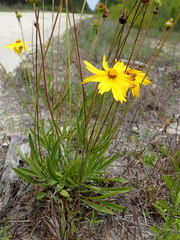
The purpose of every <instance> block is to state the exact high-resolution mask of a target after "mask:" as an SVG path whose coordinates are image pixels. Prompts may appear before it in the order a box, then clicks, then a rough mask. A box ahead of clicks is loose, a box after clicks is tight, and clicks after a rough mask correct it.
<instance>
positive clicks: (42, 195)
mask: <svg viewBox="0 0 180 240" xmlns="http://www.w3.org/2000/svg"><path fill="white" fill-rule="evenodd" d="M45 196H46V193H44V192H39V193H36V195H35V198H36V199H38V200H39V199H43V198H44V197H45Z"/></svg>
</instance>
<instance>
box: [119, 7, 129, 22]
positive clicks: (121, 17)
mask: <svg viewBox="0 0 180 240" xmlns="http://www.w3.org/2000/svg"><path fill="white" fill-rule="evenodd" d="M127 18H128V15H127V10H125V11H124V13H123V14H122V15H121V16H120V18H119V23H120V24H125V23H126V22H127Z"/></svg>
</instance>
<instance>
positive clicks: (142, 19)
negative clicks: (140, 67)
mask: <svg viewBox="0 0 180 240" xmlns="http://www.w3.org/2000/svg"><path fill="white" fill-rule="evenodd" d="M148 5H149V4H146V7H145V9H144V13H143V16H142V18H141V23H140V26H139V29H138V32H137V35H136V38H135V41H134V44H133V47H132V51H131V54H130V57H129V60H128V63H127V66H126V70H125V71H127V69H128V66H129V64H130V61H131V58H132V55H133V52H134V49H135V46H136V43H137V40H138V37H139V33H140V31H141V27H142V24H143V22H144V18H145V15H146V11H147V8H148Z"/></svg>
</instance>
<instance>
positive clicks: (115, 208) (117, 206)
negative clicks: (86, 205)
mask: <svg viewBox="0 0 180 240" xmlns="http://www.w3.org/2000/svg"><path fill="white" fill-rule="evenodd" d="M99 202H100V203H102V204H103V205H105V206H107V207H109V208H111V209H112V210H115V211H119V212H123V211H124V210H125V209H126V208H125V207H123V206H121V205H118V204H115V203H112V202H106V201H103V200H100V201H99Z"/></svg>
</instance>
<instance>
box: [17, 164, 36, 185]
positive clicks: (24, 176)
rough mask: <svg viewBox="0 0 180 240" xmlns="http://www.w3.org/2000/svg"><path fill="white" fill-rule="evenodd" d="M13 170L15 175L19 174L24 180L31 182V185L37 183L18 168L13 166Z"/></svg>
mask: <svg viewBox="0 0 180 240" xmlns="http://www.w3.org/2000/svg"><path fill="white" fill-rule="evenodd" d="M13 170H14V171H15V173H16V174H17V175H19V176H20V177H21V178H23V179H24V180H25V181H27V182H29V183H31V184H33V185H38V184H37V183H36V182H34V181H33V180H32V179H31V178H29V177H28V176H26V175H25V174H24V173H23V172H21V169H20V168H18V169H17V168H13Z"/></svg>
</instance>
